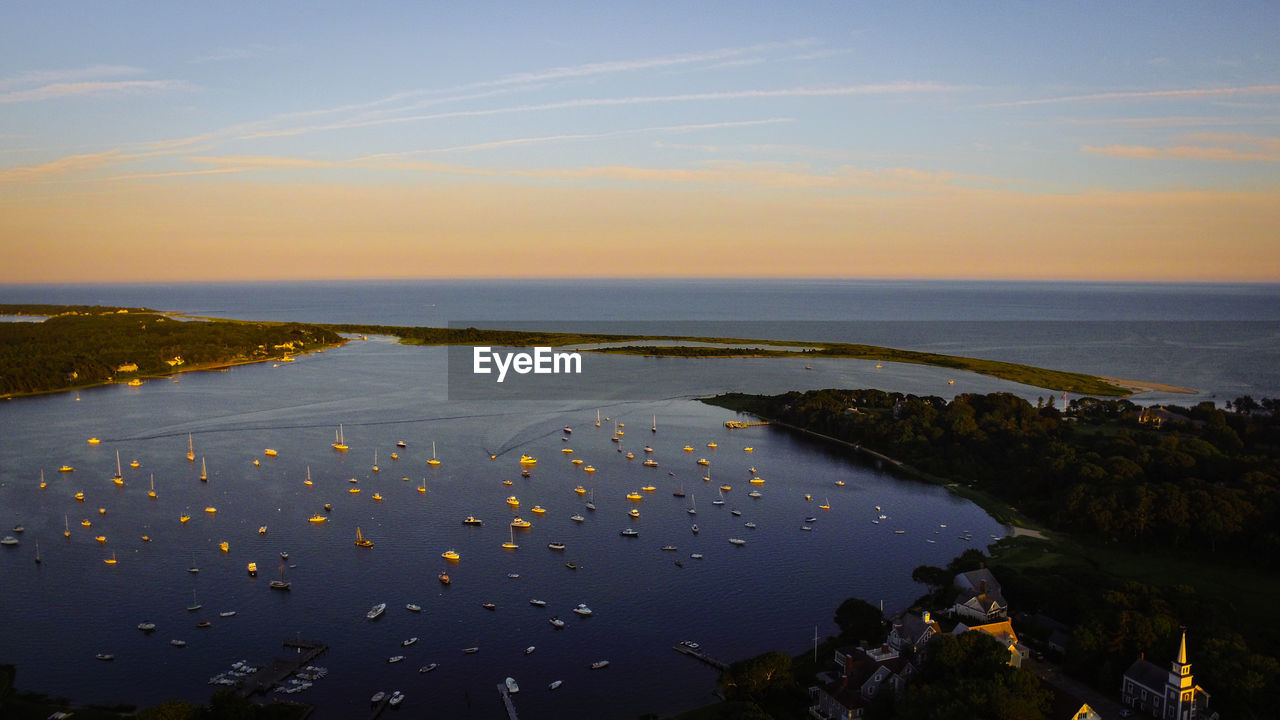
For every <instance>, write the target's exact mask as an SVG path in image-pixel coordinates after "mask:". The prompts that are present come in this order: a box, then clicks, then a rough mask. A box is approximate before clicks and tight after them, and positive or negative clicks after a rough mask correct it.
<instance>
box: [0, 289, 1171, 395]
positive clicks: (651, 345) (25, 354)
mask: <svg viewBox="0 0 1280 720" xmlns="http://www.w3.org/2000/svg"><path fill="white" fill-rule="evenodd" d="M0 315H13V316H37V317H41V318H47V319H46V320H44V321H43V322H11V323H0V397H12V396H17V395H29V394H35V393H43V392H57V391H61V390H72V389H77V388H83V387H90V386H93V385H102V384H106V383H111V382H127V381H133V380H140V379H142V378H146V377H159V376H168V375H172V374H174V373H177V372H185V371H189V370H208V369H213V368H218V367H225V366H229V365H234V364H239V363H247V362H263V361H268V360H273V359H276V360H287V359H289V358H291V357H292V356H293V355H296V354H299V353H306V352H313V351H316V350H321V349H324V348H327V347H333V346H336V345H341V344H342V343H344V342H346V341H347V340H346V338H344V337H343V334H347V335H350V334H363V335H375V334H376V335H390V336H394V337H397V338H399V340H400V342H401V343H403V344H406V345H496V346H507V347H530V346H554V347H566V346H573V347H574V348H575V349H577V350H579V351H581V352H597V353H621V354H633V355H646V356H652V357H687V358H723V357H742V356H752V357H779V358H855V359H863V360H875V361H879V362H895V363H913V364H920V365H930V366H935V367H944V368H952V369H956V370H963V371H967V372H974V373H979V374H982V375H988V376H991V377H995V378H999V379H1002V380H1009V381H1012V382H1018V383H1023V384H1025V385H1031V386H1034V387H1042V388H1046V389H1049V390H1054V391H1058V392H1072V393H1077V394H1087V395H1098V396H1109V397H1123V396H1127V395H1131V394H1133V393H1134V392H1139V391H1141V390H1142V389H1143V388H1146V387H1157V386H1158V385H1157V384H1154V383H1141V382H1136V381H1134V382H1130V381H1113V380H1110V379H1107V378H1102V377H1098V376H1096V375H1089V374H1086V373H1079V372H1070V371H1064V370H1053V369H1049V368H1040V367H1034V366H1030V365H1021V364H1017V363H1010V362H1003V361H998V360H985V359H981V358H970V357H962V356H957V355H941V354H937V353H926V352H918V351H913V350H900V349H895V348H887V347H879V346H875V345H861V344H854V343H833V342H804V341H783V340H756V339H747V338H716V337H692V336H689V337H683V336H652V335H615V334H607V333H558V332H540V331H516V330H488V329H478V328H432V327H403V326H390V325H367V324H326V323H296V322H249V321H243V320H229V319H223V318H210V317H197V316H190V315H182V314H179V313H173V312H164V311H158V310H153V309H149V308H124V307H105V306H79V305H47V304H45V305H40V304H25V305H0ZM638 343H648V344H644V345H641V344H638ZM1159 387H1168V386H1159Z"/></svg>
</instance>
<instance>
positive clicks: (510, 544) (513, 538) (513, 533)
mask: <svg viewBox="0 0 1280 720" xmlns="http://www.w3.org/2000/svg"><path fill="white" fill-rule="evenodd" d="M507 532H509V533H511V540H509V541H508V542H504V543H502V547H504V548H506V549H507V550H515V549H516V548H518V547H520V546H519V545H517V544H516V531H515V528H508V529H507Z"/></svg>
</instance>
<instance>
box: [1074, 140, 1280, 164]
mask: <svg viewBox="0 0 1280 720" xmlns="http://www.w3.org/2000/svg"><path fill="white" fill-rule="evenodd" d="M1179 141H1180V142H1181V143H1182V144H1178V145H1168V146H1164V147H1155V146H1149V145H1104V146H1094V145H1085V146H1083V147H1082V148H1081V150H1083V151H1084V152H1087V153H1090V154H1092V155H1103V156H1107V157H1118V158H1128V159H1131V160H1167V159H1176V160H1203V161H1209V162H1280V138H1271V137H1258V136H1256V135H1242V134H1229V133H1196V134H1192V135H1187V136H1185V137H1182V138H1179Z"/></svg>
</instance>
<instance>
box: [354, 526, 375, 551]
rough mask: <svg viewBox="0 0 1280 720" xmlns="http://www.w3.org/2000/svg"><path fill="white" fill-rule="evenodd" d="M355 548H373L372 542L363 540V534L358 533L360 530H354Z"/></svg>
mask: <svg viewBox="0 0 1280 720" xmlns="http://www.w3.org/2000/svg"><path fill="white" fill-rule="evenodd" d="M356 547H366V548H368V547H373V541H372V540H365V538H364V533H362V532H360V528H359V527H357V528H356Z"/></svg>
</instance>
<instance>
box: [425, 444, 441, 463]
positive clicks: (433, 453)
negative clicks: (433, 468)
mask: <svg viewBox="0 0 1280 720" xmlns="http://www.w3.org/2000/svg"><path fill="white" fill-rule="evenodd" d="M427 464H428V465H439V464H440V460H439V459H438V458H436V441H435V440H432V441H431V459H430V460H428V461H427Z"/></svg>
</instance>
